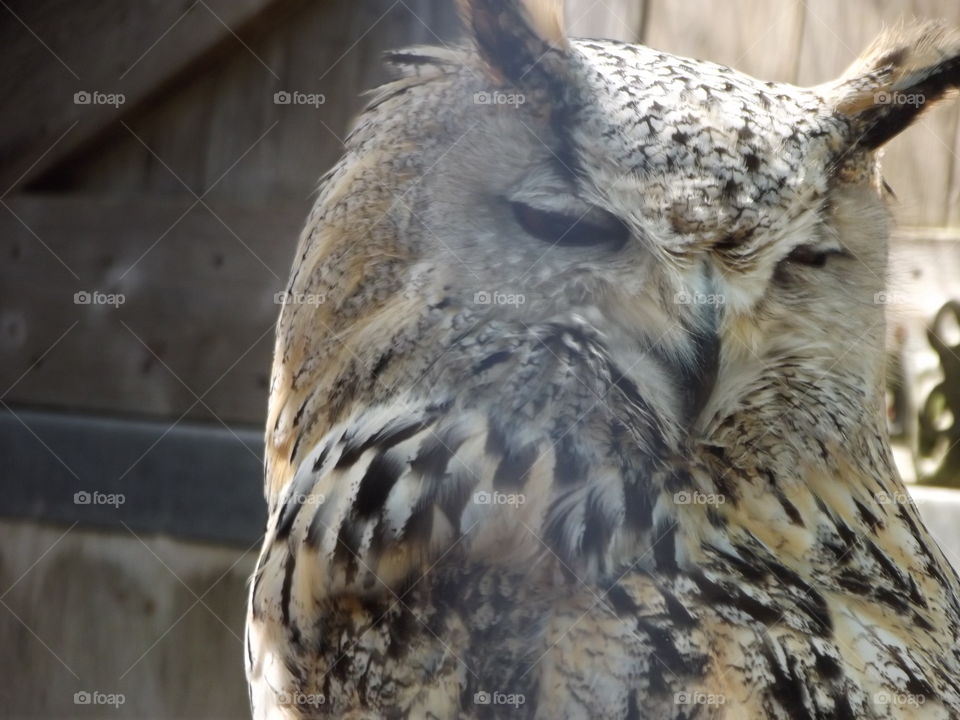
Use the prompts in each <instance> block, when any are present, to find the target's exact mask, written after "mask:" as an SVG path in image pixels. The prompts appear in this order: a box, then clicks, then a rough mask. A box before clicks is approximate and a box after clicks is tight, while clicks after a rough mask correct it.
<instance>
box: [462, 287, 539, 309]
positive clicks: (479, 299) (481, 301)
mask: <svg viewBox="0 0 960 720" xmlns="http://www.w3.org/2000/svg"><path fill="white" fill-rule="evenodd" d="M526 302H527V298H526V296H525V295H521V294H520V293H504V292H487V291H486V290H481V291H479V292H475V293H474V294H473V304H474V305H512V306H513V307H520V306H521V305H523V304H524V303H526Z"/></svg>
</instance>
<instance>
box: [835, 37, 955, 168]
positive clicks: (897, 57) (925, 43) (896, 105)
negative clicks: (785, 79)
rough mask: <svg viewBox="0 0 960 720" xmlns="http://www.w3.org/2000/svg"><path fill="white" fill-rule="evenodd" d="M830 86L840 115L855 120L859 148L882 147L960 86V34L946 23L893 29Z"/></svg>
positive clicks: (871, 148) (871, 46)
mask: <svg viewBox="0 0 960 720" xmlns="http://www.w3.org/2000/svg"><path fill="white" fill-rule="evenodd" d="M827 87H828V88H829V90H828V94H829V95H830V96H831V99H832V100H833V103H834V105H835V108H836V110H837V112H839V113H841V114H843V115H847V116H850V117H853V118H855V120H856V122H855V133H856V135H855V137H856V143H857V145H858V146H859V147H862V148H866V149H868V150H873V149H876V148H879V147H880V146H882V145H884V144H885V143H886V142H888V141H889V140H891V139H892V138H894V137H895V136H896V135H898V134H900V133H901V132H902V131H903V130H905V129H906V128H907V127H909V126H910V124H911V123H913V121H914V120H916V119H917V118H918V117H920V115H921V114H922V113H923V112H924V110H926V109H927V108H928V107H930V106H931V105H932V104H934V103H936V102H937V101H938V100H941V99H943V98H944V97H946V96H947V94H948V93H950V91H951V90H955V89H957V88H958V87H960V31H957V30H956V29H954V28H951V27H950V26H948V25H946V24H945V23H942V22H924V23H914V24H910V25H900V26H898V27H895V28H891V29H889V30H887V31H885V32H883V33H882V34H881V35H880V36H879V37H878V38H877V39H876V40H875V41H874V42H873V44H872V45H870V47H869V48H867V50H866V51H865V52H864V53H863V54H862V55H861V56H860V58H858V59H857V61H856V62H854V63H853V65H851V66H850V68H849V69H848V70H847V71H846V72H845V73H844V74H843V76H842V77H841V78H840V79H839V80H838V81H836V82H835V83H831V84H830V85H829V86H827Z"/></svg>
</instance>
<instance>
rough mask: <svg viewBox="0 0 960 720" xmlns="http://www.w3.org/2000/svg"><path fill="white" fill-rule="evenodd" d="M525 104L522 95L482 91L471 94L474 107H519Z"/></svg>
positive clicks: (524, 98) (524, 96) (525, 97)
mask: <svg viewBox="0 0 960 720" xmlns="http://www.w3.org/2000/svg"><path fill="white" fill-rule="evenodd" d="M526 102H527V96H526V95H524V94H523V93H506V92H501V91H499V90H491V91H483V92H478V93H474V94H473V104H474V105H508V106H511V105H512V106H513V107H520V106H521V105H523V104H524V103H526Z"/></svg>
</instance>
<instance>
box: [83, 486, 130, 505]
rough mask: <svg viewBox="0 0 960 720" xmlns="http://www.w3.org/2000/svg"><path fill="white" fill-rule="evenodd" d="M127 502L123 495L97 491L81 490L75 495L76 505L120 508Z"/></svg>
mask: <svg viewBox="0 0 960 720" xmlns="http://www.w3.org/2000/svg"><path fill="white" fill-rule="evenodd" d="M126 501H127V497H126V495H124V494H123V493H102V492H99V491H97V490H94V491H92V492H90V491H88V490H80V491H78V492H75V493H74V494H73V504H74V505H110V506H112V507H115V508H119V507H120V506H121V505H123V504H124V503H125V502H126Z"/></svg>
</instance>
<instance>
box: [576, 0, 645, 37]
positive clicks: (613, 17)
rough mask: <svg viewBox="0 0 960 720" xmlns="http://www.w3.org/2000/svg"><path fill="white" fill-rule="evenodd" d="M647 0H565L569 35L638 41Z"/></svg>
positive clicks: (641, 34)
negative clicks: (601, 0)
mask: <svg viewBox="0 0 960 720" xmlns="http://www.w3.org/2000/svg"><path fill="white" fill-rule="evenodd" d="M648 1H649V0H605V2H602V3H598V2H595V1H594V0H566V17H567V32H568V34H569V35H570V36H571V37H585V38H601V39H609V40H622V41H623V42H634V43H635V42H640V41H641V39H642V38H643V28H644V19H645V15H646V8H647V3H648Z"/></svg>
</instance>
